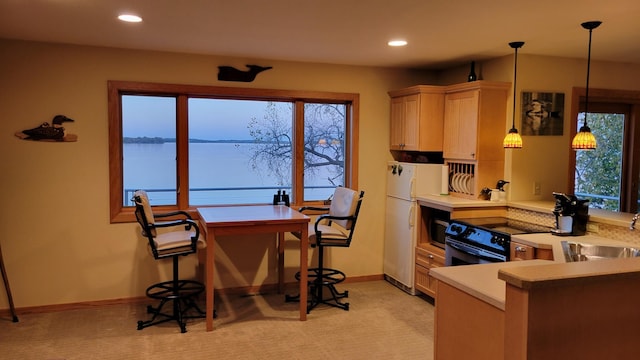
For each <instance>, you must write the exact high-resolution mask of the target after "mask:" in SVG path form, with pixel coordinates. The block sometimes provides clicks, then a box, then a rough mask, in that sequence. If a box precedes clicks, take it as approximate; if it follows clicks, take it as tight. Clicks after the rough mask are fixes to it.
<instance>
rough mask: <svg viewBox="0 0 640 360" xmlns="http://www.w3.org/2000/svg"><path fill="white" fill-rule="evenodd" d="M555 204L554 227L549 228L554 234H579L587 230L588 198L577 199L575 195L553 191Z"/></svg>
mask: <svg viewBox="0 0 640 360" xmlns="http://www.w3.org/2000/svg"><path fill="white" fill-rule="evenodd" d="M553 196H554V197H555V198H556V206H555V207H554V209H553V214H554V215H555V216H556V228H555V229H553V230H551V233H552V234H554V235H567V236H579V235H584V234H585V233H586V232H587V220H589V205H588V202H589V200H579V199H578V198H577V197H576V196H575V195H567V194H563V193H557V192H554V193H553Z"/></svg>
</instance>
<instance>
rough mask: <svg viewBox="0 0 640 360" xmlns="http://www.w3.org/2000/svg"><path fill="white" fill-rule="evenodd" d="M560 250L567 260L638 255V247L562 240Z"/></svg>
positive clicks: (639, 250)
mask: <svg viewBox="0 0 640 360" xmlns="http://www.w3.org/2000/svg"><path fill="white" fill-rule="evenodd" d="M561 244H562V251H563V252H564V258H565V260H566V261H567V262H575V261H588V260H600V259H615V258H628V257H638V256H640V248H635V247H631V246H609V245H594V244H586V243H579V242H573V241H562V242H561Z"/></svg>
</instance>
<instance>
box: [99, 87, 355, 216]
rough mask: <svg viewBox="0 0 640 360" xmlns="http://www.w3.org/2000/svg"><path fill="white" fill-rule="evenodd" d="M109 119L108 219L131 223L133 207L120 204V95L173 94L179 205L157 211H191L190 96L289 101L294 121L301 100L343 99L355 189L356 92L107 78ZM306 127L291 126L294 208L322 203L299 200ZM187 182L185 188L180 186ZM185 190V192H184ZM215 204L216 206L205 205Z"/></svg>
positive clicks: (348, 178)
mask: <svg viewBox="0 0 640 360" xmlns="http://www.w3.org/2000/svg"><path fill="white" fill-rule="evenodd" d="M107 92H108V95H107V97H108V123H109V208H110V221H111V223H119V222H133V221H135V215H134V208H133V206H125V205H123V204H122V193H123V191H124V185H123V166H122V161H123V148H122V139H123V137H122V103H121V99H122V95H144V96H154V95H157V96H173V97H175V98H176V112H177V114H176V118H177V123H176V147H177V176H178V179H177V183H176V184H177V188H178V190H177V191H178V194H177V205H166V206H157V207H155V206H154V208H157V209H158V210H159V211H173V210H186V211H189V212H191V213H195V207H193V206H189V204H188V202H189V191H188V190H189V189H188V184H189V167H188V166H189V161H188V160H189V143H188V134H189V131H188V130H189V129H188V105H187V103H188V99H189V98H190V97H200V98H219V99H230V100H234V99H235V100H263V101H289V102H291V103H292V104H293V106H294V114H295V117H296V119H297V120H296V123H298V122H302V123H301V124H303V123H304V118H303V114H304V104H305V103H307V102H314V103H336V102H339V103H344V104H346V105H347V119H346V124H345V139H346V144H345V169H344V182H345V183H344V186H347V187H351V188H357V187H358V171H357V170H358V148H359V146H358V128H359V104H360V95H359V94H357V93H340V92H323V91H304V90H302V91H300V90H279V89H259V88H242V87H222V86H206V85H182V84H163V83H149V82H133V81H117V80H109V81H108V82H107ZM303 134H304V126H298V125H294V139H295V140H294V142H295V145H294V146H295V150H294V161H293V169H292V171H293V174H294V176H293V179H292V181H293V184H292V188H293V189H294V190H293V191H294V193H293V194H292V195H293V198H294V199H297V200H298V201H296V203H295V204H292V206H296V207H297V206H301V205H302V204H304V205H319V204H321V202H320V201H305V202H300V201H299V199H302V198H303V192H304V188H303V187H302V186H301V185H302V184H303V174H302V172H301V171H297V169H301V168H302V167H303V160H304V158H303V156H304V155H303V154H304V149H303V148H302V145H303V143H304V136H303ZM183 186H186V189H185V188H182V187H183ZM183 190H184V191H183ZM208 206H215V205H208Z"/></svg>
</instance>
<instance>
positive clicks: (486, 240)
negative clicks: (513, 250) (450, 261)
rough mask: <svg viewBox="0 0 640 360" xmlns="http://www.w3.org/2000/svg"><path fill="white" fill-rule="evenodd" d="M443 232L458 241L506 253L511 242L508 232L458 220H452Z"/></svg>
mask: <svg viewBox="0 0 640 360" xmlns="http://www.w3.org/2000/svg"><path fill="white" fill-rule="evenodd" d="M445 234H446V235H447V236H449V237H451V238H454V239H456V240H458V241H462V242H465V243H468V244H471V245H475V246H482V247H485V248H489V249H492V250H495V251H497V252H499V253H504V252H507V253H508V251H509V246H510V243H511V238H510V236H509V235H508V234H502V233H500V232H494V231H491V230H487V229H483V228H480V227H476V226H473V225H469V224H465V223H464V222H458V221H452V222H451V224H450V225H449V227H448V228H447V230H446V231H445Z"/></svg>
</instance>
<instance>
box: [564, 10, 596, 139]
mask: <svg viewBox="0 0 640 360" xmlns="http://www.w3.org/2000/svg"><path fill="white" fill-rule="evenodd" d="M600 24H602V21H587V22H584V23H582V24H581V25H582V27H583V28H585V29H587V30H589V53H588V55H587V88H586V91H585V97H584V124H583V125H582V126H581V127H580V131H579V132H578V133H577V134H576V136H575V137H574V138H573V141H572V142H571V148H572V149H573V150H594V149H595V148H596V147H597V146H598V144H597V141H596V137H595V136H593V133H592V132H591V128H589V125H588V124H587V117H588V116H589V72H590V70H591V33H592V32H593V29H595V28H597V27H598V26H600Z"/></svg>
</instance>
